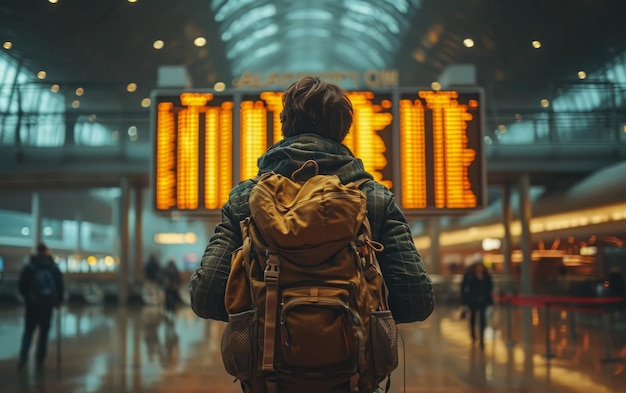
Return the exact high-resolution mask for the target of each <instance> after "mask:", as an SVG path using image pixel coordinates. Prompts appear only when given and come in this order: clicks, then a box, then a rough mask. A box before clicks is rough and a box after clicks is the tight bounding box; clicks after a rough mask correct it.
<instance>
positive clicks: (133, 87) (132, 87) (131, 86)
mask: <svg viewBox="0 0 626 393" xmlns="http://www.w3.org/2000/svg"><path fill="white" fill-rule="evenodd" d="M126 91H128V92H129V93H133V92H135V91H137V84H136V83H132V82H131V83H129V84H128V85H126Z"/></svg>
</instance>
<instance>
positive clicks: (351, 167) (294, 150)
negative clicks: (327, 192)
mask: <svg viewBox="0 0 626 393" xmlns="http://www.w3.org/2000/svg"><path fill="white" fill-rule="evenodd" d="M308 160H314V161H315V162H317V165H318V166H319V174H323V175H326V174H336V175H337V176H339V179H341V181H342V182H343V183H347V182H351V181H354V180H357V179H362V178H364V177H365V178H369V179H372V175H370V174H369V173H367V172H366V171H365V168H364V167H363V161H361V159H359V158H356V157H355V156H354V154H352V152H351V151H350V149H348V148H347V147H346V146H345V145H343V144H341V143H337V142H335V141H333V140H330V139H328V138H324V137H322V136H319V135H317V134H301V135H296V136H293V137H290V138H285V139H283V140H281V141H279V142H277V143H276V144H274V145H273V146H271V147H270V148H269V149H268V150H267V152H265V154H264V155H263V156H261V157H260V158H259V160H258V162H257V164H258V167H259V175H261V174H263V173H267V172H275V173H279V174H281V175H283V176H291V174H292V173H293V172H294V171H295V170H296V169H298V168H300V167H301V166H302V165H303V164H304V163H305V162H306V161H308ZM303 176H304V177H310V176H313V169H312V168H311V169H310V168H306V170H305V171H304V172H303Z"/></svg>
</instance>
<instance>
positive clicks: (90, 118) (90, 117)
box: [88, 113, 96, 123]
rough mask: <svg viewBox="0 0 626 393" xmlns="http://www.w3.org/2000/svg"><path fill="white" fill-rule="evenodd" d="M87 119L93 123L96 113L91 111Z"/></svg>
mask: <svg viewBox="0 0 626 393" xmlns="http://www.w3.org/2000/svg"><path fill="white" fill-rule="evenodd" d="M88 119H89V122H90V123H93V122H94V121H96V115H95V114H93V113H92V114H91V115H89V118H88Z"/></svg>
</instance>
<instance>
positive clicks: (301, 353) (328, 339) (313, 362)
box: [280, 287, 361, 369]
mask: <svg viewBox="0 0 626 393" xmlns="http://www.w3.org/2000/svg"><path fill="white" fill-rule="evenodd" d="M348 300H349V295H348V291H347V290H345V289H341V288H324V287H304V288H297V289H291V290H285V291H284V292H283V303H282V310H281V315H280V328H281V348H282V357H283V360H284V363H285V364H286V365H287V366H291V367H302V368H311V369H320V368H325V367H333V366H337V365H341V364H342V363H343V362H345V361H346V360H348V359H352V358H353V357H354V356H355V355H356V352H357V349H358V335H357V332H356V328H357V327H359V326H360V324H361V322H360V318H359V316H358V314H356V313H355V312H353V310H352V309H350V307H349V303H348Z"/></svg>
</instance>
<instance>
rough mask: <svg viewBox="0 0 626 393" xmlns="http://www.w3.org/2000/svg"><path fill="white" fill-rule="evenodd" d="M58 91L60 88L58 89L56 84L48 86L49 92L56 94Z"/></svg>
mask: <svg viewBox="0 0 626 393" xmlns="http://www.w3.org/2000/svg"><path fill="white" fill-rule="evenodd" d="M59 89H60V87H59V85H57V84H56V83H55V84H54V85H52V86H50V90H51V91H52V92H53V93H58V92H59Z"/></svg>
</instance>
